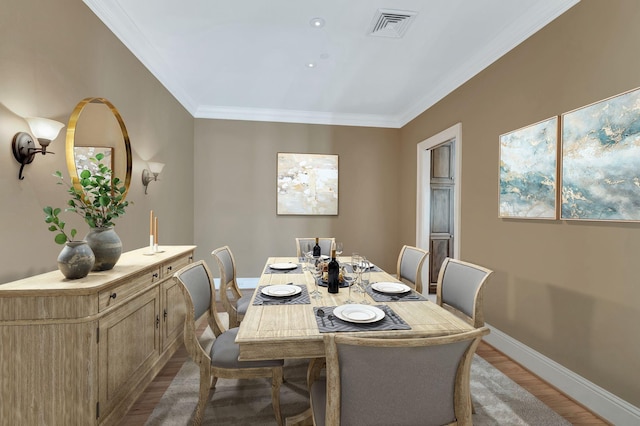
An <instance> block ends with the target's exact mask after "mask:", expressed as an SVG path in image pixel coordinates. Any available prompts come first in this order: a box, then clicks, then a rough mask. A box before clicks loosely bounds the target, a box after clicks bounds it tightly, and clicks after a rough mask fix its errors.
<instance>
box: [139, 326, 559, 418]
mask: <svg viewBox="0 0 640 426" xmlns="http://www.w3.org/2000/svg"><path fill="white" fill-rule="evenodd" d="M212 338H213V334H212V333H211V331H210V330H209V329H207V330H206V331H205V333H204V334H203V339H206V340H209V341H210V340H211V339H212ZM306 371H307V363H306V362H305V361H303V360H292V361H287V362H286V364H285V380H286V382H285V383H283V385H282V388H281V392H280V403H281V409H282V415H283V417H287V416H292V415H295V414H298V413H300V412H302V411H304V409H305V408H307V407H308V404H309V402H308V394H307V389H306ZM198 377H199V373H198V369H197V367H196V365H195V364H194V363H193V362H191V361H187V362H185V364H184V365H183V366H182V368H181V369H180V371H179V372H178V374H177V375H176V377H175V378H174V380H173V382H172V383H171V385H170V386H169V388H168V389H167V391H166V392H165V394H164V395H163V396H162V399H161V400H160V402H159V403H158V405H157V406H156V408H155V409H154V411H153V413H152V414H151V416H150V417H149V420H148V421H147V423H146V425H148V426H152V425H163V426H165V425H166V426H173V425H175V426H184V425H187V424H190V420H191V416H192V414H193V410H194V408H195V406H196V403H197V400H198ZM270 384H271V383H270V380H268V379H254V380H246V379H245V380H230V379H218V382H217V384H216V388H215V392H213V395H212V398H211V402H210V403H209V404H208V405H207V408H206V410H205V416H204V421H203V425H275V424H276V422H275V418H274V416H273V410H272V408H271V391H270V390H271V386H270ZM471 392H472V395H473V401H474V406H475V408H476V414H474V415H473V423H474V424H475V425H536V426H542V425H570V423H569V422H567V421H566V420H565V419H563V418H562V417H560V416H559V415H558V414H556V413H555V412H554V411H552V410H551V409H550V408H549V407H547V406H546V405H545V404H543V403H542V402H541V401H540V400H538V399H537V398H536V397H534V396H533V395H531V394H530V393H529V392H527V391H526V390H524V389H523V388H521V387H520V386H519V385H517V384H516V383H515V382H513V381H512V380H511V379H509V378H508V377H507V376H505V375H504V374H502V373H501V372H500V371H498V370H497V369H495V368H494V367H493V366H491V365H490V364H489V363H488V362H486V361H485V360H483V359H482V358H480V357H478V356H475V358H474V360H473V364H472V369H471Z"/></svg>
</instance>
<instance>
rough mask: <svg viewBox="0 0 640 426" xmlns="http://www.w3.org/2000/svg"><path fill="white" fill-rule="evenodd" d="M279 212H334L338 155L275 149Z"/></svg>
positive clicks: (306, 213)
mask: <svg viewBox="0 0 640 426" xmlns="http://www.w3.org/2000/svg"><path fill="white" fill-rule="evenodd" d="M277 214H278V215H337V214H338V156H337V155H332V154H295V153H278V159H277Z"/></svg>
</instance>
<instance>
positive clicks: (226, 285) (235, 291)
mask: <svg viewBox="0 0 640 426" xmlns="http://www.w3.org/2000/svg"><path fill="white" fill-rule="evenodd" d="M211 255H212V256H213V257H214V258H215V259H216V261H217V262H218V269H219V270H220V300H221V301H222V306H223V307H224V310H225V311H227V313H228V314H229V327H231V328H233V327H238V326H239V325H240V322H241V321H242V319H243V318H244V315H245V314H246V313H247V308H248V307H249V303H250V302H251V295H250V294H248V295H244V296H243V295H242V292H241V291H240V288H239V287H238V282H237V281H236V261H235V259H234V257H233V253H231V249H230V248H229V246H224V247H220V248H217V249H215V250H214V251H212V252H211Z"/></svg>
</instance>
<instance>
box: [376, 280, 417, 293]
mask: <svg viewBox="0 0 640 426" xmlns="http://www.w3.org/2000/svg"><path fill="white" fill-rule="evenodd" d="M371 288H373V289H374V290H376V291H379V292H380V293H406V292H408V291H411V287H409V286H408V285H405V284H402V283H387V282H380V283H373V284H371Z"/></svg>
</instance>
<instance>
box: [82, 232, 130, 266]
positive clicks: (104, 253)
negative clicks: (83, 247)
mask: <svg viewBox="0 0 640 426" xmlns="http://www.w3.org/2000/svg"><path fill="white" fill-rule="evenodd" d="M85 240H87V243H89V246H90V247H91V250H93V254H94V255H95V256H96V263H95V264H94V265H93V269H92V270H93V271H107V270H109V269H112V268H113V267H114V266H115V264H116V262H117V261H118V259H119V258H120V255H121V254H122V241H120V237H118V234H116V231H115V230H114V229H113V226H111V227H108V228H91V230H90V231H89V233H88V234H87V236H86V237H85Z"/></svg>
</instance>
